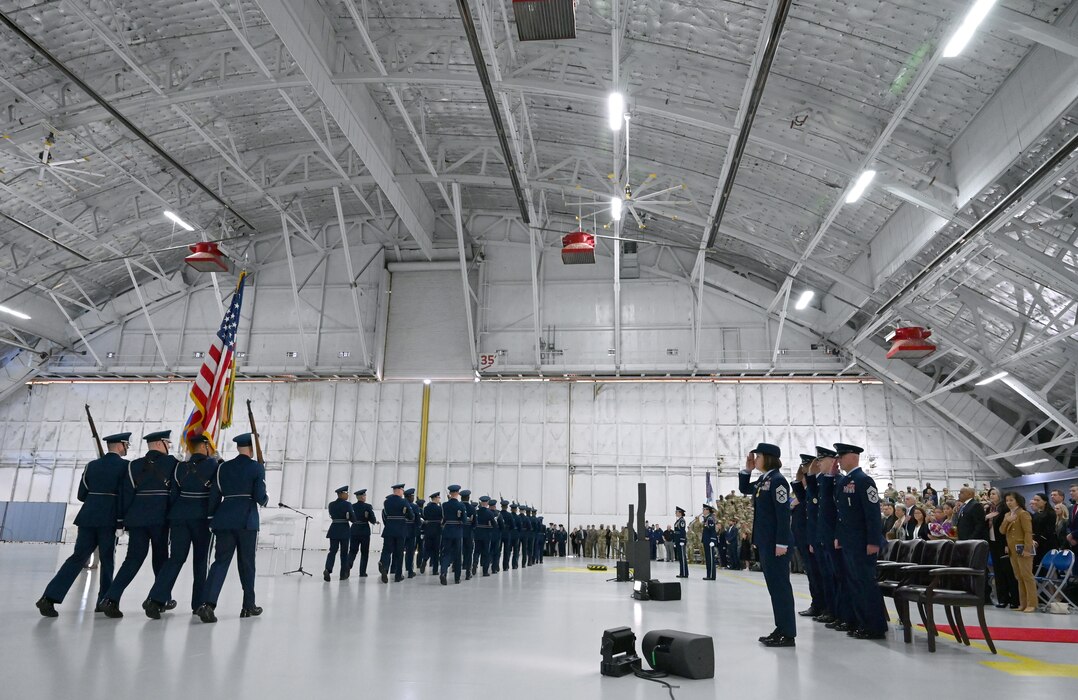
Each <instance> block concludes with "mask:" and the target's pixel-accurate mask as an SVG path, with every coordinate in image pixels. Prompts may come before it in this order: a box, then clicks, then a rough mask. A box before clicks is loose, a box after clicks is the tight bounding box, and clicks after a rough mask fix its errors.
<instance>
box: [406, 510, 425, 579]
mask: <svg viewBox="0 0 1078 700" xmlns="http://www.w3.org/2000/svg"><path fill="white" fill-rule="evenodd" d="M404 500H406V501H408V507H410V508H411V509H412V520H411V522H409V523H408V535H407V536H406V537H405V538H404V571H406V572H408V578H415V566H416V564H415V559H416V546H417V545H418V544H419V528H421V527H422V526H423V508H422V506H421V505H420V504H419V503H416V500H415V489H411V488H409V489H404Z"/></svg>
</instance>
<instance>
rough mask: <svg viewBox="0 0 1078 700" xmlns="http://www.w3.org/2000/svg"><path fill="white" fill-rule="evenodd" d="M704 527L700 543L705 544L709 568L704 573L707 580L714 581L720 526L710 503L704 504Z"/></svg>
mask: <svg viewBox="0 0 1078 700" xmlns="http://www.w3.org/2000/svg"><path fill="white" fill-rule="evenodd" d="M703 515H704V523H703V524H704V527H703V530H702V531H701V533H700V543H701V544H702V545H703V546H704V566H705V568H706V569H707V573H706V574H704V580H705V581H714V580H715V579H716V576H715V574H716V571H715V565H716V561H715V559H716V553H717V550H718V548H719V528H718V521H717V520H715V509H714V508H712V507H711V506H710V505H709V504H707V503H705V504H704V513H703Z"/></svg>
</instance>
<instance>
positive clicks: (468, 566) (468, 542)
mask: <svg viewBox="0 0 1078 700" xmlns="http://www.w3.org/2000/svg"><path fill="white" fill-rule="evenodd" d="M463 546H464V553H463V555H462V557H461V563H462V564H463V566H464V570H465V571H471V570H472V569H473V568H475V566H474V564H475V538H474V537H473V536H472V535H464V545H463Z"/></svg>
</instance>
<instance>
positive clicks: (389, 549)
mask: <svg viewBox="0 0 1078 700" xmlns="http://www.w3.org/2000/svg"><path fill="white" fill-rule="evenodd" d="M403 559H404V538H403V537H383V538H382V556H381V557H380V558H379V559H378V567H379V568H380V569H381V570H382V571H385V572H387V573H390V574H393V575H394V576H400V575H401V564H402V563H403Z"/></svg>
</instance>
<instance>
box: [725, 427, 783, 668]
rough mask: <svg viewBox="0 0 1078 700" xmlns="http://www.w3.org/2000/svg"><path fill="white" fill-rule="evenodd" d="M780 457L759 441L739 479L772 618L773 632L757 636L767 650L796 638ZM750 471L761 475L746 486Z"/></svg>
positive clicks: (776, 450) (772, 446) (775, 448)
mask: <svg viewBox="0 0 1078 700" xmlns="http://www.w3.org/2000/svg"><path fill="white" fill-rule="evenodd" d="M781 455H782V452H781V451H780V450H779V448H778V446H777V445H772V444H770V443H766V442H761V443H760V444H758V445H757V446H756V449H755V450H754V451H752V452H750V453H749V456H748V459H747V460H746V462H745V469H743V470H742V471H741V473H740V474H739V479H738V480H739V484H738V485H739V487H740V490H741V493H743V494H752V505H753V515H752V542H753V544H755V545H756V548H757V550H759V553H760V568H762V569H763V572H764V580H765V581H766V582H767V592H768V593H769V594H770V596H771V610H772V612H773V614H774V617H775V631H774V632H772V633H771V634H769V635H767V636H766V637H760V642H761V643H762V644H763V645H764V646H768V647H792V646H795V642H794V638H795V637H796V636H797V623H796V616H795V615H794V591H793V587H792V586H791V585H790V558H789V557H788V556H786V553H787V551H788V550H789V546H790V542H791V540H790V484H789V482H787V481H786V477H784V476H783V475H782V473H781V472H780V471H779V469H780V468H781V467H782V462H781V461H780V459H779V458H780V457H781ZM751 469H756V470H758V471H760V472H762V473H763V476H762V477H760V479H758V480H757V481H756V482H755V483H749V477H750V475H751V472H750V470H751Z"/></svg>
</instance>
